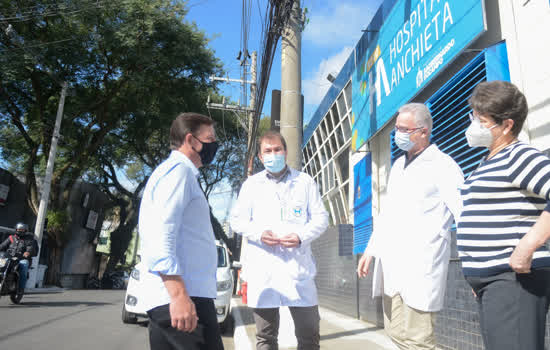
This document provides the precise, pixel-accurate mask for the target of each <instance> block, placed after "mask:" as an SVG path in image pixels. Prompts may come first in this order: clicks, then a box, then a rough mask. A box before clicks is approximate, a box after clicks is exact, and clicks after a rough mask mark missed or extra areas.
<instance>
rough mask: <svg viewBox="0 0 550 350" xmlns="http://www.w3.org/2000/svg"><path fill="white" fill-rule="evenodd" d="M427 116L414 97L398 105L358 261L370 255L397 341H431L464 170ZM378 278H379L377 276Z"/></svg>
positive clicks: (387, 324)
mask: <svg viewBox="0 0 550 350" xmlns="http://www.w3.org/2000/svg"><path fill="white" fill-rule="evenodd" d="M431 131H432V117H431V114H430V111H429V110H428V108H427V107H426V106H425V105H424V104H421V103H410V104H407V105H404V106H402V107H401V108H400V109H399V114H398V116H397V120H396V123H395V143H396V144H397V146H398V147H399V148H400V149H402V150H404V151H405V152H406V153H405V154H404V155H403V156H401V157H400V158H398V159H397V160H396V161H395V163H394V164H393V166H392V168H391V172H390V177H389V180H388V187H387V195H386V198H385V200H384V201H383V202H382V207H381V212H380V216H379V217H378V218H377V220H376V221H375V226H374V227H375V228H374V231H373V234H372V236H371V239H370V242H369V243H368V245H367V248H366V249H365V252H364V254H363V256H362V257H361V259H360V260H359V264H358V267H357V274H358V275H359V277H365V276H366V275H367V273H368V271H369V265H370V263H371V261H372V259H373V257H375V258H376V264H375V268H374V276H373V296H377V295H381V294H383V299H384V328H385V329H386V332H387V333H388V335H389V336H390V337H391V339H392V340H393V341H394V343H395V344H396V345H397V346H398V347H399V348H400V349H435V345H436V342H435V337H434V322H435V312H437V311H439V310H440V309H441V308H442V307H443V297H444V295H445V285H446V280H447V271H448V266H449V257H450V246H451V236H450V228H451V226H452V223H453V217H454V218H458V217H459V214H460V207H461V202H460V193H459V186H460V184H462V182H463V174H462V171H461V169H460V167H459V166H458V165H457V164H456V162H455V161H454V160H453V159H452V158H451V157H449V156H448V155H447V154H445V153H443V152H441V151H440V150H439V148H438V147H437V146H436V145H435V144H430V136H431ZM382 278H383V280H382Z"/></svg>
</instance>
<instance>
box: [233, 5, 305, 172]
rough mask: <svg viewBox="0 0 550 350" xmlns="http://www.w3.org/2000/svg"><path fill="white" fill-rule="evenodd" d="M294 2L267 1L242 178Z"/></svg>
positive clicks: (252, 153)
mask: <svg viewBox="0 0 550 350" xmlns="http://www.w3.org/2000/svg"><path fill="white" fill-rule="evenodd" d="M294 1H298V0H286V1H275V0H269V5H268V7H267V11H266V16H265V19H266V21H265V22H264V25H263V28H262V45H261V47H262V54H261V56H260V62H261V64H260V74H259V79H258V82H257V86H258V88H257V89H256V106H255V108H254V111H253V116H252V128H251V130H249V133H250V137H249V142H248V147H247V152H246V158H245V159H246V164H245V173H244V174H243V176H244V177H246V176H247V174H249V164H252V161H253V157H254V154H255V151H256V137H257V135H258V127H259V121H260V116H261V111H262V109H263V105H264V101H265V94H266V91H267V85H268V83H269V77H270V74H271V67H272V65H273V58H274V57H275V52H276V48H277V45H278V42H279V39H280V38H281V34H282V31H283V29H284V27H285V26H286V25H287V23H288V21H289V20H290V17H291V15H292V7H293V5H294Z"/></svg>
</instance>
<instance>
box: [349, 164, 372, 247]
mask: <svg viewBox="0 0 550 350" xmlns="http://www.w3.org/2000/svg"><path fill="white" fill-rule="evenodd" d="M371 161H372V156H371V154H370V153H367V155H366V156H365V157H364V158H363V159H361V160H360V161H359V162H358V163H357V164H355V166H354V167H353V175H354V176H353V179H354V180H353V181H354V182H353V195H354V197H353V218H354V220H353V254H358V253H363V251H365V248H366V247H367V244H368V243H369V239H370V236H371V234H372V166H371V164H372V163H371Z"/></svg>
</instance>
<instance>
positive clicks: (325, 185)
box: [323, 167, 329, 194]
mask: <svg viewBox="0 0 550 350" xmlns="http://www.w3.org/2000/svg"><path fill="white" fill-rule="evenodd" d="M327 169H328V167H325V168H324V169H323V194H325V193H327V191H328V189H329V183H328V170H327Z"/></svg>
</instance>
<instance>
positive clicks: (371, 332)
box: [231, 297, 397, 350]
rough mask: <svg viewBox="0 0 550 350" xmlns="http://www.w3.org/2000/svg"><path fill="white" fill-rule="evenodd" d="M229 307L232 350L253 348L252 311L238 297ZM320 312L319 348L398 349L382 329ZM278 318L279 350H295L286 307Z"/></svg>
mask: <svg viewBox="0 0 550 350" xmlns="http://www.w3.org/2000/svg"><path fill="white" fill-rule="evenodd" d="M231 306H232V311H231V312H232V313H233V317H234V318H235V333H234V341H235V349H236V350H253V349H255V348H256V347H255V343H256V338H255V332H256V327H255V325H254V319H253V316H252V311H251V309H250V308H248V307H247V306H246V305H243V304H242V303H241V299H240V298H237V297H236V298H233V299H232V301H231ZM319 313H320V314H321V349H327V350H328V349H338V350H351V349H373V350H374V349H382V350H396V349H397V347H396V346H395V345H394V344H393V343H392V342H391V340H390V339H389V338H388V337H387V336H386V335H385V334H384V330H383V329H382V328H379V327H377V326H375V325H373V324H370V323H367V322H364V321H360V320H357V319H355V318H351V317H348V316H345V315H342V314H339V313H336V312H334V311H331V310H328V309H325V308H322V307H319ZM280 315H281V316H280V317H281V321H280V326H279V349H280V350H284V349H296V337H295V336H294V323H293V321H292V317H291V316H290V312H289V310H288V308H286V307H283V308H281V309H280Z"/></svg>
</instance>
